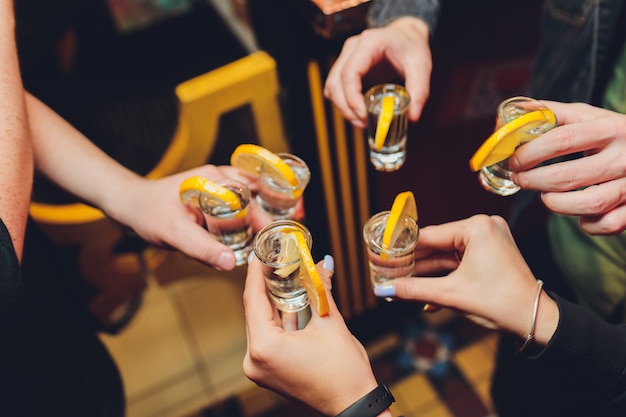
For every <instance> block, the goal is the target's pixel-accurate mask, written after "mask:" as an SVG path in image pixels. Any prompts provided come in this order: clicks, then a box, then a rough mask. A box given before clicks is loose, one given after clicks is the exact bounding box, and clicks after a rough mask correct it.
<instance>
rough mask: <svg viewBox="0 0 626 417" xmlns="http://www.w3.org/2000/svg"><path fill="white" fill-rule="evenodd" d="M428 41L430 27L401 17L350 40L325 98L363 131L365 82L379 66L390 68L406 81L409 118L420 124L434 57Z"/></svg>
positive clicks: (332, 73) (329, 79) (334, 68)
mask: <svg viewBox="0 0 626 417" xmlns="http://www.w3.org/2000/svg"><path fill="white" fill-rule="evenodd" d="M428 40H429V32H428V26H427V25H426V24H425V23H424V22H423V21H422V20H420V19H418V18H415V17H401V18H398V19H395V20H393V21H392V22H390V23H389V24H387V25H386V26H384V27H380V28H374V29H366V30H364V31H363V32H361V33H360V34H358V35H356V36H353V37H351V38H348V39H347V40H346V42H345V43H344V45H343V48H342V50H341V53H340V54H339V57H338V58H337V60H336V61H335V63H334V64H333V66H332V68H331V70H330V72H329V73H328V77H327V79H326V83H325V86H324V95H325V96H326V98H328V99H329V100H331V101H332V102H333V104H334V105H335V106H336V107H337V108H338V109H339V110H340V111H341V113H342V114H343V115H344V117H345V118H346V119H347V120H349V121H350V122H351V123H352V124H353V125H355V126H357V127H361V128H364V127H366V125H367V111H366V109H365V104H364V101H363V88H364V86H363V78H364V77H365V76H366V75H367V74H368V73H370V72H371V71H372V70H373V68H374V67H376V66H377V65H378V64H381V63H384V64H389V65H391V66H392V67H393V69H394V70H395V71H396V73H397V75H399V76H400V77H402V78H403V79H404V80H405V88H406V90H407V92H408V93H409V95H410V96H411V103H410V107H409V112H408V117H409V120H411V121H413V122H415V121H417V120H418V119H419V117H420V115H421V113H422V109H423V107H424V103H425V102H426V99H427V98H428V95H429V94H430V74H431V71H432V56H431V52H430V45H429V43H428ZM386 81H388V80H377V82H375V84H378V83H382V82H386Z"/></svg>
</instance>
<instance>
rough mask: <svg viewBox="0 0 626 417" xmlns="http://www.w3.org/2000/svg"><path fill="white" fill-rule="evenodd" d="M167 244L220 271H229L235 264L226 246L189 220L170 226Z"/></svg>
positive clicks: (233, 254)
mask: <svg viewBox="0 0 626 417" xmlns="http://www.w3.org/2000/svg"><path fill="white" fill-rule="evenodd" d="M167 244H168V245H170V246H171V247H175V248H177V249H178V250H180V251H181V252H182V253H184V254H185V255H187V256H190V257H191V258H194V259H196V260H198V261H200V262H203V263H205V264H207V265H209V266H211V267H213V268H215V269H217V270H220V271H230V270H231V269H233V268H234V267H235V264H236V258H235V253H234V252H233V251H232V250H231V249H230V248H229V247H228V246H226V245H223V244H222V243H220V242H218V241H217V240H215V239H214V238H213V237H212V236H211V235H210V234H209V232H208V231H207V230H206V229H205V228H203V227H202V226H199V225H198V224H197V223H194V222H191V221H180V222H178V223H177V224H176V227H174V228H172V233H171V234H170V235H169V238H168V240H167Z"/></svg>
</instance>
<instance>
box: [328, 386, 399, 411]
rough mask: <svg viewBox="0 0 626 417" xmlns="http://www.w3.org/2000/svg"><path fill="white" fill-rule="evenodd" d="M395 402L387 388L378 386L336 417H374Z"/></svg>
mask: <svg viewBox="0 0 626 417" xmlns="http://www.w3.org/2000/svg"><path fill="white" fill-rule="evenodd" d="M395 401H396V399H395V398H393V395H392V394H391V391H389V388H387V385H385V384H380V385H379V386H378V387H376V388H375V389H374V390H373V391H370V392H369V393H367V394H365V395H364V396H363V397H361V398H360V399H358V400H357V401H356V402H355V403H354V404H352V405H351V406H350V407H348V408H346V409H345V410H343V411H342V412H341V413H339V414H337V416H336V417H376V416H377V415H379V414H380V413H382V412H383V411H385V410H386V409H388V408H389V406H391V404H392V403H394V402H395Z"/></svg>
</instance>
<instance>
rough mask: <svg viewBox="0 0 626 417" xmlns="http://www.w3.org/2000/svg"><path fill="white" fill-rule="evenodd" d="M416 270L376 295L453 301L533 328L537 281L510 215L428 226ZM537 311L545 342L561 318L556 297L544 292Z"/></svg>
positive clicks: (497, 320)
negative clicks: (517, 240)
mask: <svg viewBox="0 0 626 417" xmlns="http://www.w3.org/2000/svg"><path fill="white" fill-rule="evenodd" d="M459 259H460V260H459ZM450 270H452V272H449V274H447V275H445V276H443V277H436V278H433V277H432V276H433V274H434V273H436V272H441V271H446V272H448V271H450ZM414 275H422V277H412V278H398V279H395V280H393V281H389V284H388V286H389V288H386V289H385V291H386V292H385V293H384V294H381V293H377V295H379V296H389V295H395V296H397V297H398V298H401V299H407V300H418V301H422V302H427V303H433V304H436V305H439V306H443V307H449V308H452V309H454V310H458V311H461V312H463V313H466V314H470V315H473V316H475V317H478V318H479V319H481V321H487V322H490V323H493V324H495V325H496V326H497V327H498V328H500V329H502V330H505V331H508V332H511V333H513V334H515V335H518V336H520V337H521V338H524V337H526V335H527V334H528V331H529V330H530V323H531V320H532V314H533V304H534V300H535V294H536V291H537V281H536V279H535V277H534V276H533V274H532V272H531V271H530V269H529V267H528V265H526V262H525V261H524V259H523V257H522V255H521V254H520V252H519V250H518V249H517V246H516V245H515V242H514V240H513V237H512V236H511V232H510V230H509V228H508V225H507V224H506V221H505V220H504V219H503V218H501V217H499V216H486V215H476V216H473V217H471V218H469V219H466V220H461V221H456V222H452V223H446V224H442V225H438V226H427V227H424V228H423V229H422V230H421V231H420V238H419V241H418V247H417V249H416V264H415V269H414ZM424 275H429V276H430V277H428V278H427V277H423V276H424ZM538 313H539V315H538V318H537V326H536V335H535V336H536V341H537V342H539V343H542V344H545V343H547V342H548V340H549V339H550V338H551V337H552V335H553V334H554V331H555V330H556V326H557V323H558V318H559V313H558V307H557V306H556V303H555V302H554V300H552V299H551V298H550V297H549V296H548V295H547V294H546V293H545V292H542V295H541V299H540V304H539V310H538Z"/></svg>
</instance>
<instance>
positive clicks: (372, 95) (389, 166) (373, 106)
mask: <svg viewBox="0 0 626 417" xmlns="http://www.w3.org/2000/svg"><path fill="white" fill-rule="evenodd" d="M385 96H392V97H393V98H394V108H393V117H392V119H391V124H390V125H389V130H388V132H387V135H386V137H385V141H384V143H383V145H382V147H380V148H377V147H376V140H375V138H376V129H377V128H378V121H379V118H380V113H381V103H382V99H383V97H385ZM409 102H410V97H409V93H407V91H406V90H405V89H404V87H402V86H400V85H397V84H380V85H376V86H374V87H372V88H371V89H369V91H368V92H367V93H365V107H366V108H367V141H368V145H369V153H370V161H371V162H372V164H373V165H374V168H376V170H378V171H396V170H398V169H400V167H401V166H402V164H404V161H405V160H406V137H407V130H408V121H407V114H406V113H407V110H408V108H409Z"/></svg>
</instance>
